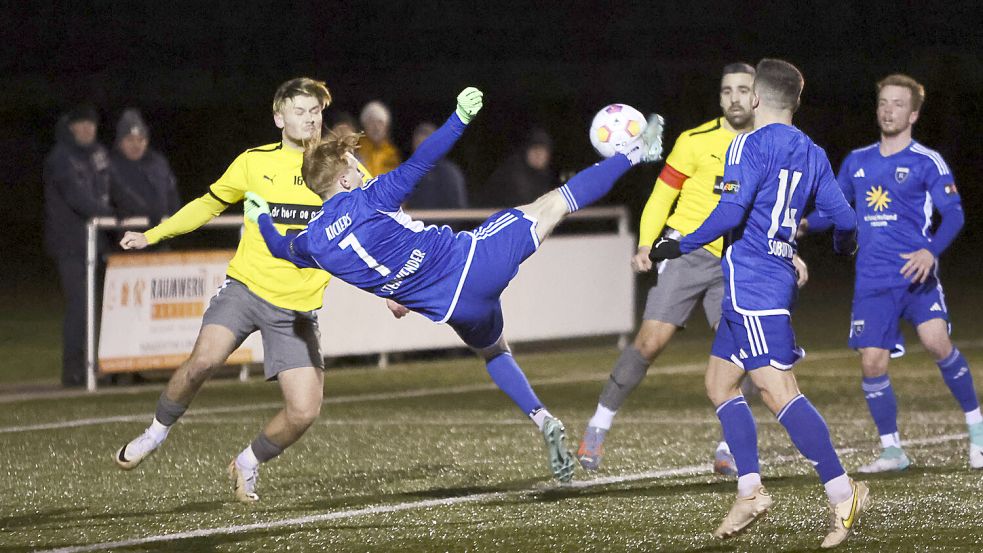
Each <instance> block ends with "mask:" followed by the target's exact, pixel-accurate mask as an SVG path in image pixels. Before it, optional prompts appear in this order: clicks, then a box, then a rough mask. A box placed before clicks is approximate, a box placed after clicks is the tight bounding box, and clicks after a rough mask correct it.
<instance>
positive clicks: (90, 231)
mask: <svg viewBox="0 0 983 553" xmlns="http://www.w3.org/2000/svg"><path fill="white" fill-rule="evenodd" d="M495 211H496V210H493V209H464V210H413V211H409V212H408V213H409V214H410V215H411V216H412V217H413V218H414V219H416V220H422V221H427V222H430V221H438V222H441V223H452V222H461V221H482V220H484V219H485V218H487V217H488V216H490V215H492V214H493V213H495ZM569 219H570V220H573V221H604V220H607V221H614V222H615V223H616V227H617V228H616V230H615V232H614V233H613V235H614V236H616V237H617V238H618V239H620V240H619V241H618V243H619V244H621V243H622V242H624V243H625V244H627V243H629V242H630V241H631V240H632V236H631V234H630V231H629V225H628V210H627V209H626V208H624V207H595V208H589V209H585V210H583V211H578V212H576V213H573V214H572V215H571V216H570V217H569ZM242 222H243V219H242V216H241V215H221V216H218V217H215V218H214V219H212V220H211V221H209V222H208V223H206V224H205V225H204V226H205V227H211V228H236V227H241V226H242ZM147 225H148V220H147V218H145V217H143V218H132V219H123V220H119V219H115V218H112V217H99V218H94V219H91V220H89V222H88V225H87V229H86V238H87V243H86V308H87V309H86V342H85V364H86V388H87V389H88V390H89V391H93V390H95V389H96V387H97V376H98V375H97V370H96V369H97V361H96V359H97V351H98V348H97V344H96V308H97V307H98V306H96V297H97V294H96V284H97V282H96V267H97V256H98V255H99V252H98V251H97V246H96V245H97V236H98V233H99V232H100V231H104V230H132V229H141V228H146V227H147ZM608 234H611V233H610V232H609V233H608ZM623 266H624V267H627V261H625V262H624V263H623ZM574 270H576V269H574ZM622 272H624V271H621V272H619V273H618V276H619V277H620V284H621V285H622V286H621V287H622V288H624V287H625V286H627V289H628V290H630V292H629V293H628V294H626V296H633V291H634V280H633V279H631V278H630V274H629V278H627V279H625V278H624V275H622V274H621V273H622ZM520 275H521V273H520ZM625 280H628V281H630V283H628V284H626V283H625ZM621 293H624V291H621ZM630 305H633V301H632V302H630ZM629 309H631V307H629ZM632 319H633V314H632ZM616 326H619V325H616ZM620 326H621V327H623V326H624V325H623V324H621V325H620ZM628 326H629V327H630V324H629V325H628ZM629 330H630V328H620V329H619V330H618V332H619V333H623V332H628V331H629ZM620 341H621V342H623V341H624V335H623V334H621V336H620ZM438 343H440V342H439V341H438ZM374 353H378V354H379V355H380V365H384V364H385V363H386V360H387V353H388V350H386V349H383V348H380V349H379V350H378V351H376V352H374Z"/></svg>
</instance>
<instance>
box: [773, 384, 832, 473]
mask: <svg viewBox="0 0 983 553" xmlns="http://www.w3.org/2000/svg"><path fill="white" fill-rule="evenodd" d="M778 422H780V423H782V426H784V427H785V430H786V431H787V432H788V435H789V437H790V438H792V443H793V444H795V447H796V448H797V449H798V450H799V453H801V454H802V455H804V456H805V458H806V459H808V460H809V461H810V462H811V463H812V464H813V466H815V468H816V472H817V473H818V474H819V479H820V480H821V481H822V483H823V484H825V483H826V482H829V481H830V480H832V479H834V478H836V477H837V476H842V475H844V474H846V471H845V470H843V465H841V464H840V458H839V457H837V455H836V450H835V449H833V441H832V440H831V439H830V437H829V427H828V426H826V421H825V420H823V416H822V415H820V414H819V411H816V408H815V407H813V406H812V403H810V402H809V400H808V399H807V398H806V396H804V395H802V394H799V395H797V396H795V397H794V398H792V401H790V402H788V403H786V404H785V407H782V410H781V411H780V412H779V413H778Z"/></svg>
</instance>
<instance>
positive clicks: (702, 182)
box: [577, 63, 807, 476]
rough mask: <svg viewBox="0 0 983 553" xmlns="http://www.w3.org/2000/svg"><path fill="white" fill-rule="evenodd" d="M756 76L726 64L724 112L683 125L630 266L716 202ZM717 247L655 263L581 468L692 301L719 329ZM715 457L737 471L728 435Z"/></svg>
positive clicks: (645, 263) (591, 462)
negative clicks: (660, 239)
mask: <svg viewBox="0 0 983 553" xmlns="http://www.w3.org/2000/svg"><path fill="white" fill-rule="evenodd" d="M753 80H754V68H753V67H751V66H750V65H748V64H746V63H731V64H728V65H726V66H724V69H723V75H722V77H721V81H720V108H721V109H722V110H723V116H722V117H717V118H715V119H713V120H711V121H708V122H706V123H703V124H702V125H700V126H698V127H696V128H694V129H690V130H688V131H685V132H683V133H682V134H681V135H680V136H679V138H678V139H677V140H676V144H675V145H674V146H673V149H672V152H670V153H669V157H668V158H666V164H665V167H664V168H663V169H662V173H661V174H660V175H659V178H658V180H656V182H655V186H654V187H653V189H652V195H651V197H650V198H649V201H648V203H646V204H645V209H644V211H643V212H642V219H641V222H640V224H639V231H638V234H639V237H638V251H637V253H636V254H635V256H634V257H632V259H631V266H632V269H634V270H635V272H638V273H643V272H648V271H651V270H652V262H651V261H650V260H649V251H650V250H651V246H652V243H653V242H654V241H655V239H656V238H658V237H659V236H661V235H665V236H668V237H671V238H676V239H679V238H681V237H683V236H686V235H687V234H689V233H691V232H693V231H694V230H696V229H697V227H699V226H700V225H701V224H702V223H703V221H704V220H706V218H707V216H709V215H710V212H712V211H713V209H714V207H716V206H717V201H718V200H719V199H720V194H721V183H722V182H723V175H724V154H725V153H726V151H727V147H728V146H729V145H730V143H731V141H732V140H733V139H734V137H735V136H737V135H738V134H739V133H743V132H748V131H750V130H751V129H752V127H753V124H754V116H753V114H752V111H751V84H752V82H753ZM673 206H675V208H674V207H673ZM670 212H671V213H670ZM722 249H723V239H717V240H714V241H713V242H711V243H709V244H707V245H706V246H704V247H703V248H702V249H700V250H699V251H697V252H694V254H693V255H689V256H686V257H684V258H681V259H679V260H671V261H669V262H667V263H664V264H660V265H659V267H658V269H657V270H658V284H657V285H655V286H653V287H652V288H651V289H650V290H649V293H648V299H647V301H646V302H645V313H644V315H643V317H642V325H641V328H639V330H638V334H637V335H636V336H635V341H634V342H633V343H632V344H630V345H628V346H627V347H626V348H625V349H624V350H623V351H622V352H621V356H620V357H619V358H618V361H617V362H616V363H615V366H614V369H613V370H612V371H611V377H610V379H609V380H608V382H607V383H606V384H605V385H604V389H603V390H602V392H601V397H600V399H599V401H598V404H597V410H596V411H595V413H594V416H593V417H592V418H591V419H590V421H589V422H588V423H587V429H586V430H585V431H584V436H583V439H582V440H581V442H580V448H579V449H578V451H577V458H578V459H579V460H580V464H581V466H583V467H584V468H585V469H586V470H597V469H598V467H599V466H600V464H601V459H602V457H603V455H604V439H605V437H606V435H607V433H608V431H609V430H610V429H611V424H612V422H613V421H614V416H615V414H616V413H617V412H618V409H620V408H621V406H622V404H624V402H625V400H626V399H627V398H628V395H629V394H631V392H632V391H633V390H634V389H635V388H636V387H638V385H639V384H640V383H641V381H642V379H643V378H644V377H645V374H646V373H647V372H648V369H649V366H650V365H651V364H652V362H653V361H654V360H655V358H656V357H658V356H659V354H660V353H661V352H662V350H663V349H665V347H666V345H668V343H669V340H670V339H671V338H672V337H673V335H674V334H675V333H676V331H677V330H679V329H681V328H685V326H686V321H687V320H688V319H689V316H690V314H691V313H692V311H693V308H694V307H695V306H696V304H697V302H699V301H701V300H702V303H703V310H704V313H705V314H706V317H707V322H709V324H710V326H711V328H713V329H716V328H717V323H718V322H719V321H720V300H721V297H722V294H723V276H722V273H721V269H720V256H721V252H722ZM796 268H797V269H798V271H799V285H800V286H801V285H802V284H805V280H806V278H807V274H806V267H805V264H804V263H802V261H801V260H800V259H798V257H796ZM714 457H715V459H714V470H715V471H716V472H718V473H720V474H724V475H730V476H733V475H735V474H736V468H735V465H734V458H733V456H732V455H731V453H730V449H729V448H728V447H727V443H726V442H725V441H722V440H721V441H720V443H719V445H718V446H717V450H716V452H715V455H714Z"/></svg>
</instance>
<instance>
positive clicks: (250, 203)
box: [242, 192, 270, 223]
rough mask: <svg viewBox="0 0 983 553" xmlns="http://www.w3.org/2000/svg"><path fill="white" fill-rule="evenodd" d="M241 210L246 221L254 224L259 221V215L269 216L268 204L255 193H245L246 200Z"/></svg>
mask: <svg viewBox="0 0 983 553" xmlns="http://www.w3.org/2000/svg"><path fill="white" fill-rule="evenodd" d="M242 208H243V211H244V212H245V213H246V219H249V220H250V221H252V222H254V223H256V222H258V221H259V216H260V215H262V214H264V213H265V214H267V215H269V214H270V204H268V203H266V200H264V199H263V197H262V196H260V195H259V194H257V193H255V192H246V199H245V200H244V201H243V202H242Z"/></svg>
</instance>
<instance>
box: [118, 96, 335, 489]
mask: <svg viewBox="0 0 983 553" xmlns="http://www.w3.org/2000/svg"><path fill="white" fill-rule="evenodd" d="M330 103H331V94H330V92H329V91H328V88H327V87H326V86H325V84H324V83H323V82H320V81H316V80H314V79H310V78H297V79H292V80H290V81H287V82H285V83H283V84H282V85H280V87H279V88H278V89H277V91H276V94H275V95H274V97H273V122H274V123H275V124H276V126H277V127H278V128H280V129H281V140H280V141H279V142H277V143H274V144H268V145H266V146H260V147H258V148H253V149H250V150H246V151H245V152H243V153H242V154H240V155H239V157H237V158H236V159H235V161H233V162H232V165H230V166H229V168H228V169H227V170H226V171H225V174H223V175H222V176H221V177H220V178H219V179H218V180H217V181H215V182H214V183H213V184H212V185H211V186H209V188H208V192H207V193H206V194H205V195H203V196H201V197H200V198H198V199H196V200H194V201H192V202H190V203H188V204H187V205H185V206H184V207H183V208H181V210H180V211H178V212H177V213H175V214H174V216H173V217H171V218H170V219H167V220H166V221H164V222H162V223H161V224H159V225H157V226H156V227H154V228H152V229H150V230H148V231H147V232H146V233H140V232H127V233H126V234H125V235H124V236H123V239H122V241H121V242H120V245H121V246H123V248H124V249H142V248H144V247H146V246H148V245H150V244H156V243H158V242H160V241H161V240H165V239H167V238H171V237H173V236H178V235H180V234H185V233H188V232H191V231H193V230H195V229H197V228H198V227H200V226H202V225H204V224H205V223H207V222H208V221H210V220H211V219H212V218H213V217H215V216H217V215H218V214H220V213H222V212H223V211H225V209H226V208H227V207H229V206H230V205H232V204H234V203H237V202H239V201H242V199H243V197H244V196H245V193H246V192H247V191H252V192H256V193H258V194H262V195H263V197H264V198H266V199H267V200H269V202H270V206H271V210H272V212H273V221H274V223H275V224H276V227H277V228H278V229H280V230H281V231H284V232H288V233H289V232H290V231H291V230H293V231H295V232H296V231H297V229H303V228H305V227H306V226H307V223H308V222H310V220H311V218H312V217H313V216H314V214H316V213H317V212H318V211H319V210H320V209H321V203H322V202H321V199H320V198H319V197H318V196H317V194H314V193H313V192H311V191H310V189H309V188H307V186H305V185H304V179H303V178H302V177H301V172H300V168H301V164H302V162H303V153H304V145H305V143H306V142H307V141H309V140H310V139H311V138H314V137H316V136H319V133H320V132H321V122H322V111H323V110H324V108H326V107H327V106H328V104H330ZM244 225H245V230H244V232H243V233H242V238H241V240H240V241H239V247H238V249H237V250H236V253H235V256H234V257H233V258H232V261H230V262H229V268H228V273H227V279H226V281H225V283H224V284H223V285H222V288H221V290H220V291H219V293H218V295H216V296H215V297H214V298H212V300H211V303H210V304H209V306H208V309H207V310H206V311H205V314H204V316H203V318H202V326H201V331H200V332H199V334H198V339H197V341H196V342H195V346H194V349H193V351H192V352H191V356H190V357H189V358H188V359H187V360H186V361H185V362H184V363H182V364H181V366H180V367H179V368H178V370H177V371H176V372H175V373H174V375H173V376H172V377H171V380H170V382H168V384H167V388H166V389H165V390H164V392H163V393H162V394H161V396H160V398H159V399H158V401H157V410H156V413H155V417H154V420H153V422H152V423H151V425H150V427H149V428H147V430H146V431H145V432H144V433H143V434H142V435H140V436H138V437H137V438H135V439H134V440H132V441H130V442H128V443H127V444H125V445H124V446H123V447H121V448H120V449H119V450H118V451H117V452H116V456H115V461H116V464H117V465H119V467H120V468H122V469H124V470H131V469H133V468H135V467H136V466H137V465H139V464H140V462H141V461H142V460H143V459H144V458H146V457H147V456H148V455H149V454H151V453H152V452H153V451H155V450H156V449H157V448H158V447H159V446H160V444H161V443H163V441H164V439H165V438H166V437H167V433H168V431H169V430H170V428H171V427H172V426H173V425H174V423H175V422H177V420H178V419H179V418H180V417H181V415H183V414H184V412H185V410H186V409H187V408H188V405H189V404H190V403H191V401H192V399H194V397H195V394H197V392H198V390H199V389H200V388H201V386H202V384H204V382H205V381H206V380H207V379H208V378H209V376H211V374H212V373H213V372H214V371H215V369H216V368H218V367H220V366H222V365H223V364H224V363H225V361H226V359H227V358H228V357H229V355H230V354H231V353H232V352H233V351H235V349H236V348H238V347H239V345H240V344H241V343H242V342H243V340H245V339H246V337H247V336H249V335H250V334H252V333H253V332H255V331H257V330H259V331H260V333H261V334H262V336H263V350H264V353H265V355H264V369H265V376H266V378H267V380H276V381H277V382H278V383H279V385H280V390H281V392H282V393H283V399H284V407H283V409H282V410H281V411H280V412H278V413H277V414H276V415H274V417H273V418H272V419H271V420H270V421H269V422H268V423H267V424H266V426H265V427H264V428H263V430H262V431H261V432H260V433H259V435H258V436H257V437H256V439H255V440H253V442H252V443H251V444H250V445H249V446H248V447H246V448H245V449H244V450H243V451H242V452H241V453H240V454H239V455H238V456H237V457H236V458H235V459H234V460H233V461H232V463H231V464H230V465H229V474H230V476H231V477H232V479H233V481H234V485H235V496H236V499H238V500H239V501H242V502H247V503H248V502H253V501H256V500H258V499H259V497H258V496H257V495H256V492H255V487H256V477H257V474H258V472H259V464H260V463H263V462H266V461H269V460H270V459H272V458H274V457H276V456H277V455H279V454H280V453H282V452H283V450H284V448H286V447H288V446H290V445H291V444H293V443H294V442H296V441H297V440H298V439H299V438H300V437H301V435H303V434H304V432H305V431H306V430H307V428H308V427H310V425H311V424H312V423H313V422H314V420H315V419H317V417H318V415H319V414H320V410H321V401H322V394H323V383H324V375H323V372H322V371H323V369H324V359H323V358H322V357H321V349H320V341H319V331H318V323H317V313H316V311H317V309H319V308H320V307H321V302H322V299H323V296H324V287H325V286H327V284H328V279H330V278H331V277H330V275H328V274H327V273H325V272H324V271H317V270H313V269H298V268H297V267H296V266H295V265H293V264H292V263H289V262H287V261H283V260H282V259H277V258H276V257H273V256H272V255H271V254H270V252H269V250H268V249H267V248H266V244H265V243H264V242H263V238H262V236H261V235H260V233H259V229H258V227H257V226H256V225H255V224H254V223H251V222H248V221H244Z"/></svg>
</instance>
